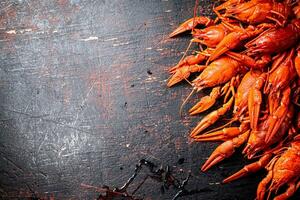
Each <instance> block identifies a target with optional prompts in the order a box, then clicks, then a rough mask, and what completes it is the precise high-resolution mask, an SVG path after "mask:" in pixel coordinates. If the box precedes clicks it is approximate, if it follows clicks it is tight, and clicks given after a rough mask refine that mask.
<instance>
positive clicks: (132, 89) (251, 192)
mask: <svg viewBox="0 0 300 200" xmlns="http://www.w3.org/2000/svg"><path fill="white" fill-rule="evenodd" d="M200 5H201V6H202V8H203V9H201V12H202V14H204V15H209V14H210V10H211V8H212V4H211V2H210V1H202V2H201V3H200ZM193 6H194V0H187V1H181V0H176V1H175V0H169V1H168V0H162V1H160V0H134V1H133V0H126V1H125V0H109V1H108V0H53V1H48V0H44V1H41V0H40V1H38V0H6V1H0V8H1V9H0V65H1V68H0V109H1V113H0V196H1V197H2V199H9V198H11V199H18V198H19V199H22V198H25V197H30V196H31V195H32V191H34V192H35V193H36V194H38V195H40V196H41V197H45V196H48V197H50V196H54V197H55V198H56V199H93V198H95V197H96V196H97V194H96V193H94V192H91V191H87V190H85V189H83V188H81V187H80V184H81V183H84V184H89V185H94V186H101V185H103V184H105V185H110V186H120V184H121V183H123V182H125V180H126V179H127V178H128V177H129V176H130V174H131V173H132V172H133V169H134V167H135V163H137V162H138V161H139V160H140V159H141V158H146V159H149V160H152V161H153V162H155V163H159V164H164V165H170V166H171V168H172V170H173V171H174V172H175V173H178V176H180V175H181V174H182V176H183V177H184V176H185V172H187V171H189V170H191V171H192V175H193V177H192V178H191V180H190V182H189V187H190V188H203V187H207V186H208V185H210V186H211V188H212V189H213V192H210V193H203V194H198V195H194V196H192V197H187V198H186V199H206V200H210V199H220V200H221V199H223V200H225V199H254V197H255V192H256V186H257V183H258V181H259V179H260V178H261V177H262V176H263V174H262V173H261V174H258V175H254V176H250V177H248V178H245V179H242V180H240V181H236V182H234V183H232V184H227V185H219V182H220V181H221V180H222V179H223V178H224V177H226V176H228V175H229V174H231V173H232V172H234V171H236V170H238V169H239V168H241V167H242V165H243V164H245V162H244V161H243V159H242V158H241V157H240V156H238V155H236V156H233V157H232V158H230V159H228V160H227V161H225V162H223V163H222V164H219V165H218V166H217V167H214V168H212V169H211V170H210V171H209V172H207V173H201V172H200V170H199V168H200V166H201V164H203V162H204V161H205V160H206V158H207V157H208V156H209V155H210V153H211V152H212V150H213V149H214V148H215V146H216V144H213V143H205V144H195V143H192V144H189V142H188V139H187V133H188V131H189V130H190V129H191V128H192V127H193V126H194V125H195V123H196V122H197V121H198V120H199V119H200V118H199V117H188V116H186V117H183V118H180V116H179V113H178V110H179V106H180V104H181V102H182V100H183V99H184V98H185V97H186V96H187V94H188V93H189V92H190V90H191V88H190V87H189V86H188V85H187V84H185V83H183V84H180V85H178V86H177V87H174V88H172V89H168V88H167V87H166V79H167V78H168V73H167V71H166V70H167V69H168V67H170V66H171V65H174V64H175V63H176V62H178V60H179V59H180V56H181V55H182V51H184V50H185V48H186V47H187V44H188V40H189V37H188V36H183V37H180V38H176V39H168V37H167V35H168V34H169V33H170V31H171V30H173V29H174V28H175V27H176V26H177V25H178V24H179V23H180V22H182V21H184V20H185V19H187V18H189V17H192V13H193ZM194 102H195V101H194ZM180 171H183V172H184V173H181V172H180ZM138 194H139V195H140V196H141V197H147V199H170V198H171V196H172V195H174V194H175V192H174V191H172V190H169V191H165V192H164V193H161V192H160V185H158V184H156V183H155V182H153V181H149V182H146V184H145V185H144V186H143V187H142V188H141V191H140V192H139V193H138Z"/></svg>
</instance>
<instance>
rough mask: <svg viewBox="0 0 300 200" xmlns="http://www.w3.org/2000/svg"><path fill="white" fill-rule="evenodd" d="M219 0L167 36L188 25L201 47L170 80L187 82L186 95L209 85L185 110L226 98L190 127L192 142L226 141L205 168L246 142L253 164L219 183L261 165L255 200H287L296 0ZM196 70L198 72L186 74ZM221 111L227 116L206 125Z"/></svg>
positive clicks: (297, 38) (295, 105)
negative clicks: (262, 171) (210, 10)
mask: <svg viewBox="0 0 300 200" xmlns="http://www.w3.org/2000/svg"><path fill="white" fill-rule="evenodd" d="M222 1H223V2H221V3H220V4H219V5H218V6H215V7H214V8H213V11H214V13H215V14H216V16H217V17H216V19H212V18H210V17H205V16H197V15H196V14H195V13H194V17H193V18H191V19H189V20H187V21H185V22H184V23H182V24H181V25H180V26H179V27H178V28H177V29H176V30H174V31H173V32H172V33H171V34H170V35H169V36H170V37H175V36H177V35H179V34H181V33H183V32H186V31H190V32H191V35H192V39H191V43H190V45H191V44H197V47H199V50H198V51H194V53H193V54H191V55H188V56H186V55H184V56H183V57H182V59H181V60H180V61H179V63H178V64H177V65H176V66H174V67H172V68H171V69H170V70H169V72H170V73H171V77H170V79H169V80H168V84H167V85H168V87H171V86H173V85H175V84H177V83H179V82H181V81H183V80H185V81H187V82H188V83H189V84H190V85H191V86H192V87H193V89H192V92H191V94H190V95H189V96H188V97H187V99H189V98H190V97H191V96H192V95H193V94H195V93H199V92H200V91H201V90H203V89H205V90H207V89H208V88H210V89H211V91H210V94H209V95H207V96H204V97H202V98H200V99H199V101H198V103H197V104H196V105H194V106H193V107H192V108H190V110H189V113H190V115H197V114H200V113H202V112H204V111H207V110H208V109H212V107H213V105H214V104H215V103H216V101H217V100H218V99H221V101H222V102H223V105H222V106H221V107H220V108H218V109H215V110H213V111H212V112H210V113H209V114H207V115H206V116H204V117H203V118H202V119H201V120H200V122H199V123H198V124H197V126H196V127H195V128H194V129H193V130H192V131H191V132H190V137H191V139H192V140H193V141H195V142H207V141H223V143H221V144H220V145H219V146H218V147H217V148H216V149H215V150H214V152H213V153H212V155H211V156H210V157H209V158H208V160H207V161H206V162H205V163H204V165H203V166H202V168H201V170H202V171H207V170H208V169H209V168H211V167H212V166H214V165H216V164H217V163H219V162H221V161H222V160H224V159H225V158H228V157H230V156H231V155H232V154H233V153H234V152H235V149H237V148H239V147H242V146H243V150H242V153H243V154H244V155H245V157H246V158H247V159H249V160H253V162H252V163H251V164H249V165H246V166H245V167H244V168H243V169H241V170H240V171H238V172H236V173H235V174H233V175H231V176H230V177H228V178H226V179H225V180H223V182H224V183H228V182H231V181H233V180H236V179H238V178H240V177H243V176H246V175H248V174H250V173H254V172H257V171H258V170H260V169H266V170H267V172H268V173H267V175H266V177H265V178H264V179H263V180H262V181H261V182H260V183H259V185H258V188H257V194H256V195H257V199H258V200H262V199H265V198H270V197H274V199H276V200H279V199H287V198H289V197H291V196H292V195H293V194H295V192H296V191H297V189H298V188H299V187H300V134H299V130H300V109H299V106H300V105H299V96H300V88H299V85H300V2H298V0H296V1H294V0H282V1H280V0H227V1H226V0H225V1H224V0H222ZM196 8H197V3H196ZM195 10H197V9H195ZM201 26H202V27H201ZM200 28H202V29H200ZM190 45H189V46H190ZM186 52H188V50H187V51H186ZM185 54H186V53H185ZM193 73H200V74H199V75H198V76H197V77H196V78H195V79H194V80H192V81H191V80H188V79H189V77H190V75H191V74H193ZM196 75H197V74H196ZM187 99H186V100H185V101H184V102H183V104H182V106H183V105H184V104H185V103H186V102H187ZM229 112H230V113H229ZM225 114H226V116H229V115H230V116H231V118H230V120H229V122H228V121H227V123H225V122H224V125H222V126H220V127H218V128H214V129H211V130H209V128H210V126H212V125H213V124H214V123H215V122H216V121H217V120H221V119H222V118H224V117H225V116H224V115H225ZM278 191H279V192H278Z"/></svg>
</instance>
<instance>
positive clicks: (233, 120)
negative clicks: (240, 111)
mask: <svg viewBox="0 0 300 200" xmlns="http://www.w3.org/2000/svg"><path fill="white" fill-rule="evenodd" d="M237 120H238V118H233V119H231V120H230V121H229V122H227V123H226V124H224V125H222V126H220V127H217V128H214V129H212V130H209V131H207V132H205V133H203V135H205V134H208V133H212V132H215V131H218V130H221V129H223V128H225V127H227V126H230V125H231V124H232V123H233V122H235V121H237Z"/></svg>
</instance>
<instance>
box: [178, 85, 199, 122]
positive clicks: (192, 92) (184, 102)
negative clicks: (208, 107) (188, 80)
mask: <svg viewBox="0 0 300 200" xmlns="http://www.w3.org/2000/svg"><path fill="white" fill-rule="evenodd" d="M196 90H197V89H196V88H194V89H193V90H192V91H191V92H190V94H189V95H188V96H187V97H186V98H185V100H184V101H183V102H182V104H181V106H180V109H179V115H180V116H182V110H183V107H184V106H185V104H186V102H187V101H188V100H189V98H191V96H192V95H193V94H194V93H195V91H196Z"/></svg>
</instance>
